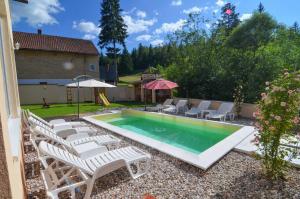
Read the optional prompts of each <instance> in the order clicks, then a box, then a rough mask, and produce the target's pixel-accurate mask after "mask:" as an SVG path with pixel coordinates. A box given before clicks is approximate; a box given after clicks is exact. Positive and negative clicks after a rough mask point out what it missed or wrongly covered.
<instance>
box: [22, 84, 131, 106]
mask: <svg viewBox="0 0 300 199" xmlns="http://www.w3.org/2000/svg"><path fill="white" fill-rule="evenodd" d="M79 94H80V98H79V99H80V101H81V102H84V101H94V100H95V97H94V89H93V88H80V91H79ZM19 95H20V102H21V104H22V105H23V104H42V103H43V97H45V98H46V101H47V103H49V104H56V103H67V88H66V87H65V86H59V85H19ZM106 96H107V98H108V99H109V100H110V101H114V102H117V101H133V100H134V88H132V87H127V86H121V87H117V88H106ZM72 98H73V102H74V103H76V102H77V88H72Z"/></svg>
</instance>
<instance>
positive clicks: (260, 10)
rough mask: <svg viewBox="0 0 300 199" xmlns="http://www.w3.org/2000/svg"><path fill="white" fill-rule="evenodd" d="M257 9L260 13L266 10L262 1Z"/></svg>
mask: <svg viewBox="0 0 300 199" xmlns="http://www.w3.org/2000/svg"><path fill="white" fill-rule="evenodd" d="M257 11H258V12H259V13H263V12H264V11H265V7H264V5H263V4H262V3H261V2H260V3H259V5H258V9H257Z"/></svg>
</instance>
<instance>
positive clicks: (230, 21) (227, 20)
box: [218, 3, 240, 35]
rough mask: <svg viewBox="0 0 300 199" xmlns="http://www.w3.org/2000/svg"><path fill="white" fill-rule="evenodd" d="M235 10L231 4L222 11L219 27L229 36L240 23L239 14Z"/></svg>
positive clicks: (226, 5)
mask: <svg viewBox="0 0 300 199" xmlns="http://www.w3.org/2000/svg"><path fill="white" fill-rule="evenodd" d="M235 8H236V7H235V6H234V5H232V4H231V3H227V4H225V5H224V6H223V7H222V9H221V19H220V20H219V25H218V26H219V28H220V27H223V28H225V29H226V34H227V35H229V33H230V32H231V31H232V29H233V28H235V27H236V26H238V25H239V23H240V19H239V13H236V11H235Z"/></svg>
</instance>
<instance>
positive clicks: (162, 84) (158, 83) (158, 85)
mask: <svg viewBox="0 0 300 199" xmlns="http://www.w3.org/2000/svg"><path fill="white" fill-rule="evenodd" d="M176 87H178V85H177V84H176V83H175V82H171V81H168V80H165V79H157V80H154V81H152V82H149V83H147V84H145V85H144V88H145V89H148V90H170V89H173V88H176Z"/></svg>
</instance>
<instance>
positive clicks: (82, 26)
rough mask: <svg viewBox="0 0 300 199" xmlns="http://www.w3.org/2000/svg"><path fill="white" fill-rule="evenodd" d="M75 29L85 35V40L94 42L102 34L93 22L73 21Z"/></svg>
mask: <svg viewBox="0 0 300 199" xmlns="http://www.w3.org/2000/svg"><path fill="white" fill-rule="evenodd" d="M72 28H73V29H75V30H78V31H79V32H82V33H85V34H84V36H83V39H87V40H93V39H96V37H97V36H98V34H99V33H100V30H101V29H100V28H99V27H98V26H96V25H95V24H94V23H93V22H91V21H85V20H81V21H80V22H76V21H73V26H72Z"/></svg>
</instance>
